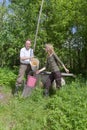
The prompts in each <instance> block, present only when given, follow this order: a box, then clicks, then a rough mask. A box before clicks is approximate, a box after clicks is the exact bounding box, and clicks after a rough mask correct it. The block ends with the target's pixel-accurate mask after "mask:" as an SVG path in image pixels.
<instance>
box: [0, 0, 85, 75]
mask: <svg viewBox="0 0 87 130" xmlns="http://www.w3.org/2000/svg"><path fill="white" fill-rule="evenodd" d="M40 7H41V0H9V1H8V2H7V1H6V0H3V1H2V2H0V67H4V66H8V67H10V68H15V67H17V66H18V65H19V51H20V49H21V48H22V47H23V46H24V43H25V41H26V39H28V38H29V39H31V40H32V47H34V42H35V34H36V28H37V22H38V17H39V11H40ZM86 34H87V1H86V0H84V1H82V0H73V1H72V0H63V1H62V0H61V1H60V0H44V3H43V8H42V13H41V19H40V24H39V30H38V35H37V39H36V46H35V55H36V57H38V58H39V60H40V63H41V66H42V65H44V61H45V53H44V49H43V47H44V44H45V43H52V44H53V45H54V48H55V51H56V53H57V54H58V56H59V57H60V59H62V61H63V62H64V63H65V64H66V66H67V68H69V69H70V71H71V72H73V73H79V74H80V73H81V74H85V75H86V73H87V65H86V64H87V35H86Z"/></svg>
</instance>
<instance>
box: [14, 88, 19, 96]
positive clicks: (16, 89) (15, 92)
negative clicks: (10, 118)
mask: <svg viewBox="0 0 87 130" xmlns="http://www.w3.org/2000/svg"><path fill="white" fill-rule="evenodd" d="M18 89H19V87H18V86H15V91H14V96H17V95H18Z"/></svg>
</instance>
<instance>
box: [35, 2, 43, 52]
mask: <svg viewBox="0 0 87 130" xmlns="http://www.w3.org/2000/svg"><path fill="white" fill-rule="evenodd" d="M43 2H44V0H42V3H41V7H40V12H39V17H38V23H37V29H36V34H35V41H34V51H35V47H36V41H37V35H38V30H39V24H40V18H41V13H42V7H43Z"/></svg>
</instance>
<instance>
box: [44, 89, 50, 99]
mask: <svg viewBox="0 0 87 130" xmlns="http://www.w3.org/2000/svg"><path fill="white" fill-rule="evenodd" d="M43 94H44V96H46V97H48V96H49V91H48V89H45V91H44V93H43Z"/></svg>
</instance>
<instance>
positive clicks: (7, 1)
mask: <svg viewBox="0 0 87 130" xmlns="http://www.w3.org/2000/svg"><path fill="white" fill-rule="evenodd" d="M2 2H3V0H0V3H2ZM8 4H9V0H6V5H8Z"/></svg>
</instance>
